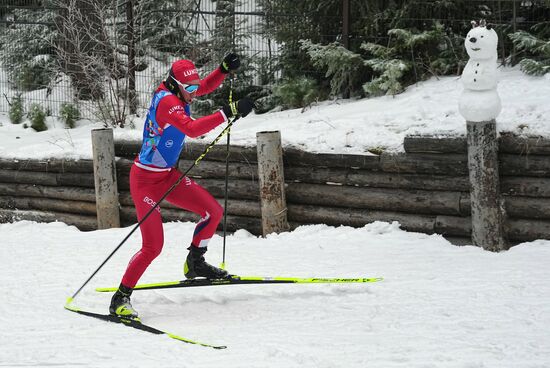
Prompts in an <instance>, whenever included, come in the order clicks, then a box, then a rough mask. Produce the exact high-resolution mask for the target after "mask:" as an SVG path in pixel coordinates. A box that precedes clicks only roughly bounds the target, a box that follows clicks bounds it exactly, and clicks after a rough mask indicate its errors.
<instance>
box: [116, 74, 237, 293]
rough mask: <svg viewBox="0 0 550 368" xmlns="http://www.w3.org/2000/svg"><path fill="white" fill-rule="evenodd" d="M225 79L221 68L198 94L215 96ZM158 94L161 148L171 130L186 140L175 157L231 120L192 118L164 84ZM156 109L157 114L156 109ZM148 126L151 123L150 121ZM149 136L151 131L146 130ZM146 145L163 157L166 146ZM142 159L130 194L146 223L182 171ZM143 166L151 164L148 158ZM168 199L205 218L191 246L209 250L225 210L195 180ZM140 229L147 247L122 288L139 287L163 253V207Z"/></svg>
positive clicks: (218, 114)
mask: <svg viewBox="0 0 550 368" xmlns="http://www.w3.org/2000/svg"><path fill="white" fill-rule="evenodd" d="M224 77H225V75H224V74H223V73H222V72H221V71H220V70H219V69H216V70H215V71H213V72H212V73H211V74H209V75H208V76H207V77H206V78H204V79H203V80H201V81H200V87H199V89H198V91H197V95H198V96H200V95H204V94H207V93H210V92H212V91H214V90H215V89H216V88H217V87H218V86H219V85H220V84H221V83H222V82H223V80H224ZM159 93H161V95H162V96H164V97H162V98H161V99H160V102H158V105H157V107H156V114H155V117H156V124H157V125H158V126H157V127H156V130H155V132H156V133H157V135H158V136H157V137H156V139H157V141H156V143H161V142H162V140H160V141H159V138H160V139H162V136H163V133H164V135H167V134H166V133H167V132H168V129H170V127H175V128H177V130H178V131H179V132H175V134H176V135H177V134H179V135H180V136H182V137H183V138H181V147H180V146H178V147H177V148H176V153H173V152H172V155H175V154H177V155H179V152H181V149H182V148H183V140H184V139H185V136H189V137H192V138H193V137H197V136H200V135H203V134H205V133H207V132H209V131H210V130H212V129H214V128H215V127H217V126H218V125H220V124H222V123H223V122H226V121H227V117H226V116H225V114H224V113H223V112H222V111H221V110H220V111H218V112H215V113H213V114H211V115H208V116H204V117H202V118H199V119H192V118H191V117H190V116H189V115H188V114H189V107H188V106H186V104H185V103H184V102H182V100H180V99H179V98H178V97H176V96H175V95H173V94H171V93H169V91H168V89H167V88H166V86H165V85H164V84H161V85H160V86H159V87H158V89H157V90H156V91H155V96H157V94H159ZM151 109H153V107H152V108H151ZM150 111H152V110H150ZM148 120H149V118H148ZM152 120H154V119H152ZM146 124H148V121H147V120H146ZM171 129H172V132H174V129H173V128H171ZM146 131H148V130H147V127H146ZM180 132H181V133H183V134H181V133H180ZM144 138H145V136H144ZM146 141H147V139H144V145H143V149H142V152H144V150H145V149H147V148H148V149H149V153H151V152H153V153H155V152H154V151H157V152H156V153H155V154H157V155H158V151H160V149H161V148H163V147H164V145H163V146H162V147H161V146H160V145H159V147H156V146H153V147H152V149H151V143H150V142H146ZM153 143H155V142H153ZM177 143H178V142H176V143H173V142H172V140H169V141H167V143H166V144H165V146H166V147H170V149H172V145H174V146H176V145H177ZM153 145H154V144H153ZM146 146H147V147H146ZM157 148H158V149H157ZM172 151H173V150H172ZM140 157H141V153H140V156H138V158H136V160H135V162H134V165H132V168H131V171H130V192H131V195H132V199H133V201H134V205H135V207H136V212H137V218H138V220H141V219H142V218H143V217H144V216H145V214H146V213H147V212H148V211H149V210H150V209H151V207H152V206H155V205H156V204H157V203H158V201H159V200H160V198H161V197H162V196H163V195H164V193H166V191H167V190H168V189H169V188H170V187H171V186H172V185H173V184H174V183H175V182H176V181H177V180H178V178H179V177H180V176H181V172H180V171H179V170H177V169H176V168H175V167H162V166H156V165H152V164H150V162H147V163H143V162H140ZM143 161H147V160H145V159H143ZM161 161H162V159H161ZM167 161H173V160H167ZM166 200H167V201H168V202H170V203H172V204H174V205H176V206H178V207H180V208H183V209H186V210H188V211H191V212H194V213H197V214H199V215H200V216H201V220H200V221H199V222H198V223H197V226H196V228H195V232H194V234H193V240H192V242H191V245H192V246H196V247H206V246H207V245H208V241H209V240H210V238H211V237H212V236H213V234H214V232H215V231H216V228H217V227H218V224H219V222H220V220H221V218H222V216H223V208H222V207H221V206H220V205H219V203H218V202H217V201H216V199H214V197H212V195H211V194H210V193H208V192H207V191H206V189H204V188H203V187H201V186H200V185H199V184H197V183H196V182H195V181H194V180H192V179H190V178H187V177H186V178H185V179H184V180H183V181H182V182H181V183H180V184H179V185H178V186H177V187H176V188H175V189H174V190H173V191H172V192H171V193H170V194H169V195H168V196H167V197H166ZM140 230H141V236H142V247H141V249H140V250H139V251H138V252H137V253H136V254H135V255H134V256H133V257H132V259H131V260H130V262H129V264H128V268H127V269H126V272H125V274H124V276H123V278H122V284H123V285H124V286H126V287H130V288H133V287H134V286H135V285H136V284H137V282H138V280H139V279H140V277H141V275H143V273H144V272H145V270H146V269H147V267H148V266H149V264H150V263H151V262H152V261H153V260H154V259H155V258H156V257H157V256H158V255H159V254H160V252H161V250H162V247H163V245H164V232H163V224H162V217H161V209H160V207H157V209H156V210H155V211H153V212H152V213H151V214H150V215H149V217H148V218H147V219H146V220H145V221H144V222H143V223H142V224H141V226H140Z"/></svg>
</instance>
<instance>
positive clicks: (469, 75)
mask: <svg viewBox="0 0 550 368" xmlns="http://www.w3.org/2000/svg"><path fill="white" fill-rule="evenodd" d="M497 45H498V36H497V33H496V32H495V30H494V29H492V27H491V25H487V24H486V23H485V20H481V21H480V23H479V24H477V23H476V22H475V21H472V29H471V30H470V32H468V35H467V36H466V39H465V40H464V46H465V47H466V51H467V52H468V56H470V60H468V64H466V67H465V68H464V71H463V72H462V84H463V86H464V91H463V92H462V95H461V96H460V102H459V104H458V111H459V112H460V114H461V115H462V116H463V117H464V118H465V119H466V120H467V121H471V122H482V121H490V120H493V119H495V118H496V117H497V116H498V114H499V113H500V110H501V104H500V98H499V96H498V93H497Z"/></svg>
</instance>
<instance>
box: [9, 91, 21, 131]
mask: <svg viewBox="0 0 550 368" xmlns="http://www.w3.org/2000/svg"><path fill="white" fill-rule="evenodd" d="M24 115H25V111H24V108H23V98H22V97H21V95H20V94H19V95H17V96H15V97H14V98H13V99H12V100H11V103H10V111H9V116H10V121H11V122H12V124H21V122H22V121H23V116H24Z"/></svg>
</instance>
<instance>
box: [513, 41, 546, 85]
mask: <svg viewBox="0 0 550 368" xmlns="http://www.w3.org/2000/svg"><path fill="white" fill-rule="evenodd" d="M509 37H510V39H511V40H512V42H513V43H514V45H515V46H516V48H517V49H518V50H519V51H522V52H525V56H524V58H523V59H522V60H521V61H520V62H519V64H520V66H521V69H522V70H523V71H524V72H525V73H527V74H530V75H543V74H546V73H550V39H548V40H543V39H541V38H538V37H536V36H534V35H532V34H531V33H529V32H526V31H519V32H515V33H512V34H510V35H509Z"/></svg>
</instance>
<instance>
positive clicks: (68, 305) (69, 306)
mask: <svg viewBox="0 0 550 368" xmlns="http://www.w3.org/2000/svg"><path fill="white" fill-rule="evenodd" d="M73 300H74V299H73V297H68V298H67V301H66V302H65V306H64V308H65V309H67V310H70V311H73V312H76V311H78V308H76V307H73V306H72V305H71V304H72V303H73Z"/></svg>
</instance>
